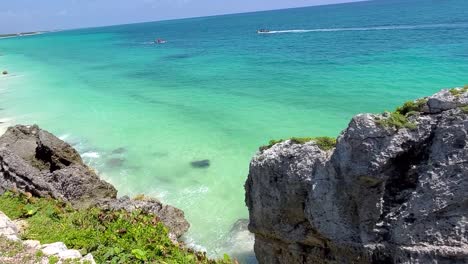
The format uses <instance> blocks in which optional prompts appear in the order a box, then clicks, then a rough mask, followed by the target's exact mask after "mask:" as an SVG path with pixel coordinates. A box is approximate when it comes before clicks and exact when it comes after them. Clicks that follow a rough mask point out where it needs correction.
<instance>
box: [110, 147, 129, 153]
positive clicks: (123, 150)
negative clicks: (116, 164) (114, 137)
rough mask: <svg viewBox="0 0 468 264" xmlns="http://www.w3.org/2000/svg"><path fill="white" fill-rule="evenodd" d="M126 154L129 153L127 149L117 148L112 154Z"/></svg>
mask: <svg viewBox="0 0 468 264" xmlns="http://www.w3.org/2000/svg"><path fill="white" fill-rule="evenodd" d="M125 152H127V149H126V148H116V149H114V150H113V151H112V152H111V154H123V153H125Z"/></svg>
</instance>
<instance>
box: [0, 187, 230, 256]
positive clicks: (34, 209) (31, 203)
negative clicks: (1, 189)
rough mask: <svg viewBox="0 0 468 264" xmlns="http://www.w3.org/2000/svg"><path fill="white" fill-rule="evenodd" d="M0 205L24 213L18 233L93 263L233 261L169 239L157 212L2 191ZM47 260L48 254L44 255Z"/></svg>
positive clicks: (9, 212)
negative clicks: (83, 206) (78, 205)
mask: <svg viewBox="0 0 468 264" xmlns="http://www.w3.org/2000/svg"><path fill="white" fill-rule="evenodd" d="M0 211H3V212H4V213H5V214H6V215H8V216H9V217H10V218H12V219H19V218H21V219H26V221H27V223H28V228H27V229H26V230H25V231H24V234H23V235H22V236H23V239H34V240H39V241H41V243H52V242H57V241H62V242H64V243H65V244H66V245H67V246H68V247H69V248H73V249H77V250H80V251H81V253H82V254H87V253H92V254H93V256H94V258H95V259H96V261H97V262H98V263H168V264H170V263H220V264H221V263H222V264H228V263H235V262H236V261H231V259H230V258H229V257H228V256H226V257H225V258H224V259H222V260H210V259H208V258H207V257H206V255H205V254H203V253H199V252H194V251H193V250H190V249H185V248H183V247H182V246H178V245H175V244H173V243H172V242H171V240H170V239H169V238H168V230H167V228H166V227H165V226H164V225H163V224H162V223H161V222H160V220H159V219H158V217H157V216H154V215H151V214H144V213H142V212H139V211H134V212H132V213H129V212H126V211H104V210H101V209H98V208H91V209H87V210H75V209H73V208H72V207H71V206H70V205H68V204H66V203H63V202H60V201H57V200H53V199H46V198H34V197H31V196H27V195H24V194H19V193H12V192H7V193H5V194H4V195H2V196H0ZM49 261H51V263H53V262H52V261H53V260H49Z"/></svg>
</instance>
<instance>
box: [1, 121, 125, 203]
mask: <svg viewBox="0 0 468 264" xmlns="http://www.w3.org/2000/svg"><path fill="white" fill-rule="evenodd" d="M0 166H1V167H0V176H1V177H2V179H3V180H2V181H1V182H0V191H5V190H9V189H18V190H21V191H24V192H30V193H32V194H34V195H37V196H51V197H53V198H59V199H62V200H65V201H69V202H71V203H72V204H74V205H75V206H77V207H86V206H89V205H92V204H93V203H95V202H96V201H98V200H99V199H103V198H115V197H116V195H117V191H116V190H115V188H114V187H113V186H112V185H110V184H109V183H107V182H104V181H102V180H100V179H99V177H98V176H97V175H96V173H94V172H93V171H92V170H91V169H90V168H88V166H86V165H85V164H84V163H83V161H82V160H81V157H80V155H79V154H78V152H77V151H76V150H75V149H73V148H72V147H71V146H70V145H69V144H67V143H65V142H63V141H62V140H60V139H58V138H57V137H55V136H54V135H52V134H50V133H49V132H47V131H45V130H41V129H39V127H37V126H21V125H18V126H14V127H10V128H8V130H7V131H6V132H5V134H4V135H3V136H1V137H0Z"/></svg>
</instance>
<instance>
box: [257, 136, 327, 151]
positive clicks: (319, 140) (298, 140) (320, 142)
mask: <svg viewBox="0 0 468 264" xmlns="http://www.w3.org/2000/svg"><path fill="white" fill-rule="evenodd" d="M290 140H291V141H292V142H293V143H295V144H305V143H307V142H310V141H314V142H315V144H317V146H318V147H319V148H320V149H322V150H325V151H328V150H331V149H333V148H334V147H335V146H336V139H335V138H332V137H292V138H290ZM284 141H285V140H284V139H279V140H270V142H269V143H268V145H266V146H262V147H260V151H264V150H267V149H269V148H271V147H273V146H274V145H276V144H278V143H281V142H284Z"/></svg>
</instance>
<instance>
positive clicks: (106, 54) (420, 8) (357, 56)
mask: <svg viewBox="0 0 468 264" xmlns="http://www.w3.org/2000/svg"><path fill="white" fill-rule="evenodd" d="M467 11H468V2H467V1H464V0H447V1H423V0H416V1H396V0H392V1H374V2H362V3H355V4H344V5H333V6H322V7H312V8H300V9H290V10H283V11H271V12H260V13H250V14H239V15H229V16H218V17H206V18H196V19H185V20H175V21H164V22H156V23H145V24H135V25H123V26H114V27H105V28H95V29H82V30H73V31H63V32H56V33H49V34H44V35H37V36H30V37H22V38H10V39H2V40H0V55H1V56H0V69H7V70H8V71H9V72H10V74H9V75H7V76H0V108H1V109H0V117H1V120H0V122H4V123H3V124H1V123H0V129H3V128H4V127H5V125H7V124H10V123H28V124H30V123H37V124H39V125H40V126H42V127H43V128H46V129H47V130H49V131H51V132H54V133H55V134H57V135H60V136H61V137H62V138H63V139H64V140H67V141H68V142H70V143H71V144H73V145H74V146H75V147H77V148H78V149H79V151H80V152H81V153H82V155H83V158H84V159H85V160H86V161H87V162H88V163H89V164H91V165H92V166H93V167H95V168H96V169H98V170H99V171H100V172H101V175H102V177H104V178H105V179H106V180H109V181H110V182H112V183H113V184H114V185H115V186H116V187H117V188H118V190H119V193H120V194H121V195H124V194H127V195H130V196H133V195H136V194H139V193H145V194H149V195H153V196H155V197H158V198H160V199H161V200H162V201H164V202H167V203H169V204H172V205H174V206H177V207H179V208H181V209H183V210H184V211H185V213H186V216H187V218H188V220H189V221H190V223H191V224H192V227H191V229H190V231H189V233H188V234H187V240H189V241H191V242H193V243H194V244H196V245H198V246H200V247H201V248H205V249H207V250H208V251H209V253H210V254H218V255H219V254H222V253H224V252H229V253H234V254H236V253H237V254H240V253H242V252H241V251H249V250H250V248H249V244H248V243H247V242H246V241H245V240H247V236H245V234H236V236H234V237H229V231H230V230H231V228H232V226H233V224H234V223H235V222H236V221H237V220H238V219H242V218H247V216H248V213H247V209H246V207H245V205H244V188H243V184H244V182H245V179H246V177H247V173H248V165H249V160H250V158H251V157H252V155H254V154H255V152H256V150H257V149H258V147H259V146H260V145H262V144H265V143H267V142H268V141H269V140H270V139H279V138H287V137H291V136H319V135H327V136H336V135H338V134H339V133H340V131H341V130H342V129H344V128H345V127H346V125H347V123H348V122H349V120H350V118H351V117H352V116H353V115H354V114H357V113H360V112H382V111H384V110H391V109H393V108H394V107H395V106H397V105H398V104H401V103H402V102H403V101H405V100H409V99H413V98H417V97H421V96H425V95H430V94H432V93H434V92H435V91H437V90H439V89H441V88H444V87H454V86H460V85H463V84H464V83H467V82H468V80H467V76H468V75H467V72H468V17H467V16H466V13H467ZM259 28H268V29H270V30H271V31H272V32H270V33H284V34H261V35H260V34H256V33H255V31H256V30H257V29H259ZM288 33H291V34H288ZM292 33H294V34H292ZM159 37H160V38H164V39H166V40H167V41H168V42H167V43H166V44H163V45H155V44H153V40H154V39H155V38H159ZM2 125H3V126H2ZM204 160H209V162H208V163H209V165H207V164H206V162H202V165H203V166H197V164H198V165H200V164H201V163H193V162H196V161H204ZM194 164H195V165H194ZM233 241H235V243H234V242H233Z"/></svg>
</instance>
